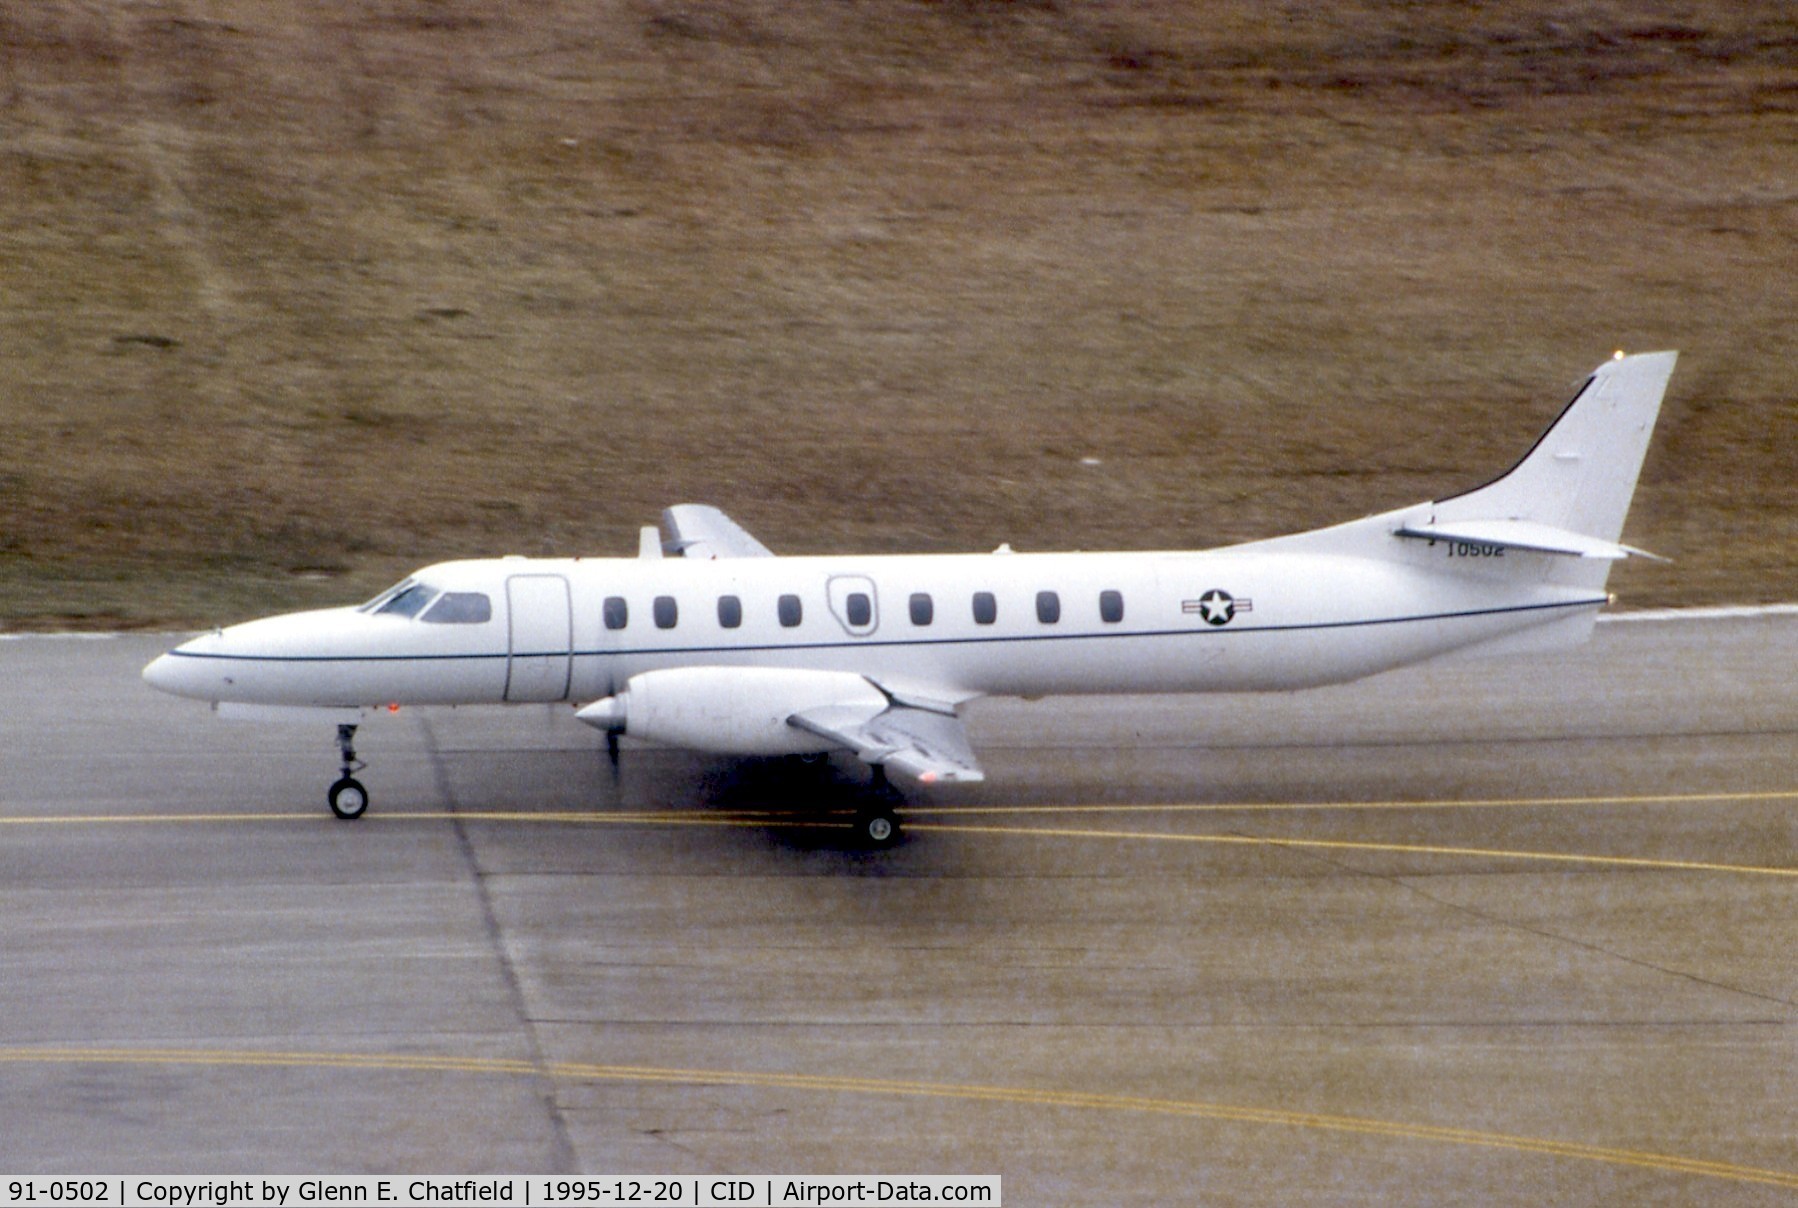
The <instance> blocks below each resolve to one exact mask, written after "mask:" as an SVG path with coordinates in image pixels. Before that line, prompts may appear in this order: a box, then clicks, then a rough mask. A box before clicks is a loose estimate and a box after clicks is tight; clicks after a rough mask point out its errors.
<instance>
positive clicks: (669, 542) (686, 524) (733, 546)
mask: <svg viewBox="0 0 1798 1208" xmlns="http://www.w3.org/2000/svg"><path fill="white" fill-rule="evenodd" d="M662 548H663V549H664V550H666V551H667V552H669V553H671V554H679V555H680V556H681V557H683V558H698V559H701V560H705V559H711V558H772V557H773V556H774V551H773V550H771V549H769V548H768V547H767V546H765V545H763V544H762V543H761V542H760V541H757V540H756V539H755V538H754V537H751V536H750V535H749V531H748V530H747V529H745V528H744V527H743V526H742V525H740V524H738V523H737V522H736V521H735V520H732V519H731V518H730V517H729V516H726V515H725V514H724V513H723V512H721V511H719V510H718V509H717V508H715V507H712V506H710V505H709V504H703V503H677V504H675V505H674V506H673V507H671V508H666V509H664V510H663V512H662Z"/></svg>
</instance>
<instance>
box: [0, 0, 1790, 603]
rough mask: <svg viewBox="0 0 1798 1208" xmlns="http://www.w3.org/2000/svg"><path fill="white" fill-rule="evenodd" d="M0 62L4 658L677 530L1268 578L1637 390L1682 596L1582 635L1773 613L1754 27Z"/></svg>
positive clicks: (37, 51) (490, 6) (220, 14)
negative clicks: (1262, 544)
mask: <svg viewBox="0 0 1798 1208" xmlns="http://www.w3.org/2000/svg"><path fill="white" fill-rule="evenodd" d="M1320 8H1321V9H1322V11H1321V12H1320V11H1318V10H1319V9H1320ZM0 52H3V57H0V623H3V624H4V625H6V626H7V627H12V628H19V627H63V626H113V625H142V624H188V623H210V622H212V621H216V620H230V619H236V618H238V617H241V616H244V615H247V614H252V613H258V612H266V611H271V610H274V609H278V608H283V607H289V606H299V605H304V604H310V603H314V602H325V601H341V600H346V599H353V598H356V597H358V596H359V595H361V594H362V593H364V592H369V591H372V590H373V589H374V588H376V587H377V586H379V585H380V583H381V582H382V581H385V580H387V579H390V578H393V577H395V576H397V575H398V574H399V573H401V572H402V571H404V570H406V569H408V568H409V567H411V566H413V565H416V564H419V563H422V562H425V561H431V560H436V559H439V558H444V557H450V556H459V555H469V554H490V553H502V552H518V553H550V552H578V553H605V552H620V553H622V552H626V551H628V550H629V549H630V548H631V547H632V537H631V534H632V532H633V531H634V528H635V526H637V525H638V524H641V523H645V522H648V521H650V520H652V519H653V517H654V515H655V514H656V512H657V511H658V509H659V508H661V507H662V506H663V505H665V504H667V503H669V502H675V501H680V500H687V499H696V500H704V501H709V502H713V503H717V504H719V505H721V506H723V507H724V508H726V509H727V510H729V511H730V512H732V513H733V514H735V515H737V516H738V517H739V518H740V519H741V520H742V521H743V523H744V524H745V525H747V526H748V527H749V528H750V529H751V530H752V531H754V532H756V533H758V534H759V535H760V536H762V537H763V539H764V540H766V541H767V542H768V543H769V544H771V545H772V546H774V547H775V548H777V549H783V550H788V551H795V552H798V551H821V550H832V549H852V548H855V549H873V550H942V549H967V548H984V547H988V546H990V545H992V544H994V543H997V542H998V541H1001V540H1008V541H1011V542H1012V543H1013V544H1015V545H1017V546H1018V547H1020V548H1075V547H1080V548H1097V547H1145V548H1146V547H1165V546H1193V545H1203V544H1212V543H1219V542H1225V541H1232V540H1238V539H1243V538H1250V537H1255V536H1263V535H1269V534H1273V533H1277V532H1281V531H1286V530H1290V529H1296V528H1300V527H1305V526H1311V525H1317V524H1323V523H1329V522H1333V521H1337V520H1341V519H1346V518H1349V517H1352V516H1354V515H1358V514H1361V513H1364V512H1367V511H1370V510H1373V509H1376V508H1380V507H1385V506H1394V505H1397V504H1400V503H1404V502H1409V501H1411V500H1413V499H1416V498H1423V497H1426V496H1430V495H1433V494H1439V493H1443V492H1446V491H1448V490H1452V489H1455V488H1458V487H1460V486H1464V485H1467V484H1469V483H1471V482H1474V481H1478V480H1481V479H1483V478H1484V477H1486V476H1489V475H1490V474H1491V473H1492V472H1494V471H1495V470H1496V469H1498V468H1501V467H1502V466H1504V465H1506V464H1509V462H1510V460H1511V459H1512V458H1514V457H1515V456H1516V455H1517V453H1519V452H1520V451H1521V450H1522V449H1523V448H1524V447H1525V446H1526V445H1527V443H1528V441H1529V440H1530V439H1531V438H1532V437H1533V436H1534V434H1535V432H1536V431H1537V430H1538V429H1539V427H1540V426H1541V425H1542V424H1543V423H1545V422H1546V421H1547V420H1548V419H1549V418H1550V417H1551V416H1552V415H1553V414H1554V411H1555V409H1556V408H1557V407H1558V406H1559V404H1560V403H1561V402H1563V401H1564V397H1565V395H1566V393H1567V392H1568V390H1570V389H1571V387H1572V386H1573V385H1574V384H1575V383H1576V381H1577V379H1578V378H1579V377H1580V376H1581V375H1582V374H1583V373H1584V372H1585V371H1586V370H1587V369H1588V368H1590V367H1591V365H1592V364H1593V363H1595V362H1596V361H1598V360H1599V359H1601V358H1603V357H1604V356H1606V355H1607V354H1608V353H1609V352H1610V351H1611V349H1612V348H1613V347H1628V348H1635V349H1643V348H1650V347H1668V346H1677V347H1679V348H1681V349H1683V350H1684V352H1685V357H1684V360H1683V361H1682V362H1681V369H1680V372H1679V374H1678V375H1677V376H1676V378H1675V384H1674V389H1673V392H1672V395H1671V396H1670V399H1669V403H1668V409H1667V412H1666V415H1665V419H1664V421H1663V425H1664V426H1663V430H1662V432H1661V434H1660V436H1659V439H1658V440H1657V443H1656V445H1655V448H1654V450H1653V452H1652V454H1651V457H1650V462H1649V465H1648V468H1647V472H1646V478H1645V482H1644V486H1643V490H1642V492H1641V494H1640V495H1639V496H1638V503H1637V509H1636V511H1635V513H1634V514H1633V515H1632V519H1631V527H1630V532H1629V534H1628V539H1629V540H1631V541H1632V542H1634V543H1637V544H1640V545H1644V546H1646V547H1648V548H1650V549H1655V550H1657V551H1659V552H1663V553H1666V554H1669V555H1671V556H1673V557H1674V558H1676V559H1677V560H1676V561H1675V562H1674V563H1673V564H1672V565H1670V566H1665V567H1663V566H1647V565H1640V564H1634V563H1632V564H1629V565H1627V566H1625V567H1623V568H1622V569H1621V570H1620V571H1619V573H1618V574H1617V575H1616V576H1615V577H1614V579H1613V584H1614V585H1615V586H1616V588H1617V589H1618V590H1619V591H1620V592H1621V593H1622V594H1623V595H1624V597H1625V598H1626V600H1628V601H1629V602H1631V603H1637V604H1680V603H1699V602H1714V601H1752V600H1766V599H1776V598H1794V597H1798V568H1794V566H1793V557H1792V555H1793V551H1794V549H1795V548H1798V542H1795V540H1794V538H1795V537H1798V519H1795V514H1798V513H1795V510H1794V506H1793V505H1794V504H1795V503H1798V474H1795V473H1794V470H1795V468H1798V460H1795V458H1794V452H1793V439H1792V438H1793V429H1794V424H1793V420H1794V418H1798V401H1795V400H1798V387H1795V386H1794V369H1795V368H1798V365H1795V360H1798V358H1795V357H1794V338H1793V333H1792V326H1791V318H1792V315H1793V313H1794V307H1793V301H1794V285H1793V269H1794V267H1795V266H1798V16H1794V13H1793V9H1792V7H1791V6H1790V5H1789V4H1788V3H1784V2H1775V0H1747V2H1743V3H1734V4H1728V5H1722V4H1699V3H1690V2H1684V3H1676V2H1672V0H1665V2H1660V3H1570V2H1568V0H1555V2H1553V3H1548V2H1539V0H1514V2H1508V3H1504V4H1466V3H1378V2H1374V0H1363V2H1362V3H1344V4H1336V5H1329V6H1315V5H1309V4H1283V3H1271V2H1250V0H1217V2H1212V3H1200V4H1193V3H1171V2H1170V3H1153V2H1145V3H1134V4H1121V3H1113V4H1106V3H1082V4H1075V3H1067V2H1056V0H1050V2H1044V3H1010V4H1006V3H980V2H976V0H962V2H959V3H914V2H905V0H895V2H889V3H880V4H875V3H856V2H848V3H845V2H841V0H831V2H828V3H826V2H791V0H788V2H783V3H773V2H771V0H764V2H750V3H721V2H720V3H713V2H707V3H690V4H673V3H652V2H647V0H627V2H621V3H597V4H596V3H593V2H592V0H579V2H567V3H554V2H547V0H545V2H534V3H531V4H528V5H527V4H511V3H503V2H499V0H489V2H486V3H482V2H478V0H457V2H455V3H449V2H447V0H444V2H433V0H385V2H376V0H363V2H355V0H313V2H312V3H306V4H302V3H294V2H290V0H237V2H234V3H230V4H223V3H208V2H204V0H159V2H158V0H152V2H146V3H137V4H131V5H122V4H112V3H98V2H82V0H41V2H39V3H34V4H31V5H8V6H6V7H5V8H4V9H0ZM1087 458H1096V459H1098V460H1099V462H1100V463H1101V464H1099V465H1097V466H1091V465H1086V464H1084V463H1083V459H1087Z"/></svg>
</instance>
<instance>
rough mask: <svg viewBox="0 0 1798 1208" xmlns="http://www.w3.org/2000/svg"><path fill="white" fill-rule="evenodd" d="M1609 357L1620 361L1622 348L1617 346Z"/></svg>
mask: <svg viewBox="0 0 1798 1208" xmlns="http://www.w3.org/2000/svg"><path fill="white" fill-rule="evenodd" d="M1611 359H1612V360H1613V361H1621V360H1622V359H1623V349H1621V348H1619V349H1618V350H1617V351H1616V352H1613V353H1612V354H1611Z"/></svg>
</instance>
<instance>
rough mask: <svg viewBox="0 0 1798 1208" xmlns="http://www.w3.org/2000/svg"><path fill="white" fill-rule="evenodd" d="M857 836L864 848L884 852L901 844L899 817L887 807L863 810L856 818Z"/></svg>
mask: <svg viewBox="0 0 1798 1208" xmlns="http://www.w3.org/2000/svg"><path fill="white" fill-rule="evenodd" d="M855 835H856V838H858V839H860V840H861V842H862V845H863V846H864V847H868V848H871V849H873V850H875V851H884V850H885V849H886V848H889V847H891V846H893V844H895V843H897V842H899V815H897V814H895V813H894V812H893V811H892V810H890V809H888V808H886V807H885V806H876V807H874V808H873V809H866V810H863V811H862V812H861V813H859V814H857V815H856V816H855Z"/></svg>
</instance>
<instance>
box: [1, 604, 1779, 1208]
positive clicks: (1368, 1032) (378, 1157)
mask: <svg viewBox="0 0 1798 1208" xmlns="http://www.w3.org/2000/svg"><path fill="white" fill-rule="evenodd" d="M169 644H171V643H170V641H169V640H166V639H148V638H142V637H132V638H114V639H106V640H56V639H31V640H18V641H0V725H3V728H4V729H3V732H4V737H5V756H4V766H5V776H4V778H3V780H0V1085H3V1086H4V1087H5V1088H6V1091H5V1093H4V1094H3V1095H0V1169H5V1170H10V1171H14V1172H25V1171H31V1172H42V1173H68V1174H78V1173H107V1172H143V1173H151V1172H155V1173H220V1174H225V1173H235V1174H244V1173H270V1174H276V1173H292V1174H302V1173H325V1172H328V1173H362V1172H378V1171H409V1172H416V1173H431V1174H449V1173H461V1172H476V1171H495V1172H506V1173H530V1172H539V1171H542V1172H551V1171H571V1172H572V1171H586V1172H595V1173H684V1172H693V1173H717V1174H731V1173H764V1172H765V1173H787V1172H792V1173H800V1172H809V1173H901V1174H902V1173H964V1174H987V1173H996V1174H1000V1175H1003V1176H1004V1179H1005V1196H1006V1202H1007V1203H1010V1204H1014V1205H1024V1204H1091V1203H1115V1204H1168V1203H1202V1204H1207V1205H1219V1204H1271V1203H1283V1204H1298V1203H1304V1204H1326V1203H1342V1204H1359V1203H1381V1204H1430V1205H1437V1204H1446V1203H1482V1204H1486V1203H1531V1204H1540V1203H1580V1204H1605V1203H1617V1204H1622V1203H1629V1204H1643V1203H1666V1204H1683V1203H1693V1202H1704V1203H1709V1204H1723V1203H1729V1204H1759V1203H1765V1204H1785V1203H1790V1202H1792V1198H1793V1195H1794V1193H1795V1192H1798V1106H1795V1105H1798V962H1795V961H1794V960H1793V953H1795V952H1798V827H1795V825H1794V818H1795V817H1798V741H1795V740H1798V682H1795V681H1798V676H1795V675H1794V670H1795V669H1798V618H1795V617H1792V616H1762V617H1745V618H1737V619H1713V620H1705V621H1692V620H1680V621H1656V620H1647V621H1617V622H1611V623H1607V624H1605V625H1602V626H1601V627H1600V629H1599V633H1598V636H1597V637H1596V638H1595V640H1594V641H1593V642H1592V643H1591V645H1590V646H1588V647H1587V648H1585V649H1584V650H1582V651H1580V652H1578V653H1575V654H1572V655H1569V656H1565V657H1561V658H1557V659H1554V660H1550V661H1537V662H1523V661H1495V662H1459V663H1445V664H1441V665H1438V666H1430V667H1423V668H1418V669H1414V670H1411V671H1406V672H1399V673H1394V674H1391V675H1388V676H1384V677H1381V678H1378V679H1375V680H1371V681H1367V682H1365V683H1362V684H1359V685H1351V686H1347V687H1343V688H1336V689H1327V690H1322V691H1318V692H1312V693H1306V694H1299V695H1291V696H1270V697H1246V696H1228V697H1203V698H1184V699H1140V698H1139V699H1126V700H1119V699H1107V700H1098V699H1093V700H1061V701H1044V702H1037V703H1026V702H1015V701H994V702H982V703H980V704H978V705H976V706H975V708H974V710H973V714H972V718H971V723H970V731H971V734H972V736H973V738H974V741H975V744H976V747H977V749H979V750H980V752H981V755H982V759H983V761H984V763H985V765H986V767H987V770H988V772H989V774H990V779H989V781H988V782H987V783H986V784H984V785H979V786H968V787H965V788H959V789H954V790H950V791H944V792H941V793H938V794H934V795H932V796H930V797H928V798H925V797H922V796H917V795H914V796H913V797H912V798H911V808H910V809H909V810H908V811H906V813H905V817H906V822H907V826H908V833H907V837H906V840H905V841H904V842H903V843H902V844H901V845H900V846H899V847H897V848H896V849H894V850H891V851H888V852H881V853H871V852H863V851H858V850H855V849H853V848H851V847H849V846H847V844H846V843H845V836H844V834H843V833H842V832H840V831H838V830H836V829H834V828H832V827H830V826H828V825H821V824H820V823H821V822H827V821H828V819H820V817H819V816H818V814H817V813H816V805H817V803H818V802H819V801H830V800H841V799H843V798H844V797H845V795H853V793H854V791H855V787H854V782H855V780H856V770H855V769H853V768H852V767H848V766H845V767H841V768H835V769H834V770H833V769H830V768H826V769H822V770H820V769H811V770H800V771H794V770H791V769H788V768H786V767H784V766H782V765H771V764H754V763H751V764H736V763H732V762H729V761H724V760H712V759H702V758H696V757H691V756H687V755H682V754H678V753H672V752H659V751H650V750H631V749H628V748H627V750H626V751H625V753H624V758H623V761H622V766H621V768H620V771H619V774H618V776H617V778H616V780H615V779H614V777H613V775H612V772H611V770H610V769H609V768H608V766H607V763H606V760H605V756H604V752H603V747H602V744H601V742H600V740H599V739H598V736H597V735H595V734H593V733H592V732H591V731H588V730H587V729H586V728H585V727H582V726H580V725H579V724H578V723H576V722H574V721H573V719H572V717H571V715H570V711H569V710H568V709H567V708H566V706H561V707H555V708H546V707H528V708H519V709H515V710H510V711H508V710H499V711H451V710H423V709H421V710H406V711H403V712H401V713H399V714H397V715H393V716H379V717H376V718H373V719H371V720H370V721H369V722H368V724H367V725H366V726H365V728H364V730H363V732H362V734H361V735H360V736H359V740H358V746H359V748H360V751H361V753H362V755H363V756H364V758H366V759H368V760H369V761H370V763H371V765H372V766H371V767H370V768H369V769H368V771H367V772H366V773H365V774H364V775H363V779H364V780H365V781H366V782H367V783H368V785H369V787H370V790H371V794H372V797H373V805H372V807H371V809H370V812H369V814H368V816H367V817H366V818H364V819H363V820H361V821H359V822H355V823H341V822H337V821H335V820H333V819H332V818H331V817H330V815H329V813H328V812H327V810H326V808H325V804H324V789H325V786H326V784H327V783H328V782H329V781H330V779H332V777H333V776H334V774H335V765H336V752H335V747H334V743H333V736H332V734H331V733H330V732H328V731H327V730H323V729H320V728H318V727H309V726H295V725H289V724H277V725H264V726H258V725H250V724H233V723H229V722H224V721H221V720H219V719H217V718H214V717H213V716H211V715H210V714H209V712H208V710H207V709H206V708H205V707H204V706H201V705H193V704H190V703H187V702H183V701H177V700H172V699H168V698H162V697H158V696H157V695H156V694H154V693H152V692H151V691H149V690H148V689H147V688H146V687H145V686H144V685H142V684H141V682H140V681H139V679H138V669H139V668H140V667H141V666H142V664H143V663H145V662H146V661H147V660H148V659H149V658H150V657H151V656H152V655H153V654H155V653H157V652H158V651H160V650H161V649H163V648H164V647H166V646H167V645H169Z"/></svg>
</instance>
